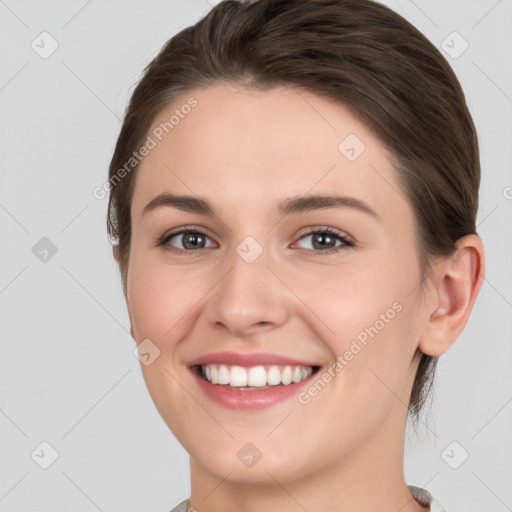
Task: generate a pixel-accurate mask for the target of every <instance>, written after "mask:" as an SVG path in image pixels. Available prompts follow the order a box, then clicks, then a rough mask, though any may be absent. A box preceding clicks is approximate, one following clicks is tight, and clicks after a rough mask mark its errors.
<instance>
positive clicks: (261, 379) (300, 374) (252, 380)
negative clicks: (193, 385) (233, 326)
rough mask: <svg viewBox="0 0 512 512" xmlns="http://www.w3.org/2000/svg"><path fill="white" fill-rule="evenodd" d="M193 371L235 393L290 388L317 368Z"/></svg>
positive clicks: (234, 367) (215, 366)
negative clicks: (279, 387)
mask: <svg viewBox="0 0 512 512" xmlns="http://www.w3.org/2000/svg"><path fill="white" fill-rule="evenodd" d="M192 369H193V371H195V373H197V375H199V376H200V377H201V378H202V379H203V380H205V381H207V382H209V383H210V384H215V385H218V386H222V387H224V388H227V389H232V390H236V391H252V390H264V389H270V388H275V387H277V386H290V385H293V384H297V383H299V382H302V381H303V380H305V379H307V378H308V377H310V376H311V375H312V374H313V373H316V372H317V371H318V370H319V369H320V367H319V366H301V365H297V366H293V365H257V366H238V365H227V364H203V365H195V366H194V367H193V368H192Z"/></svg>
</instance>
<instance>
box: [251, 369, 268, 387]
mask: <svg viewBox="0 0 512 512" xmlns="http://www.w3.org/2000/svg"><path fill="white" fill-rule="evenodd" d="M247 385H248V386H254V387H260V386H266V385H267V372H266V371H265V368H264V367H263V366H253V367H252V368H249V372H248V373H247Z"/></svg>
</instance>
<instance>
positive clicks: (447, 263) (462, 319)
mask: <svg viewBox="0 0 512 512" xmlns="http://www.w3.org/2000/svg"><path fill="white" fill-rule="evenodd" d="M484 272H485V260H484V249H483V244H482V241H481V240H480V238H479V237H478V236H477V235H467V236H465V237H462V238H461V239H460V240H458V242H457V249H456V251H455V252H454V254H453V255H452V256H451V257H450V258H447V259H446V260H444V261H443V262H442V263H441V264H440V265H439V267H438V268H437V269H436V271H435V278H434V279H433V282H435V286H434V285H433V286H432V290H431V291H430V292H429V293H431V294H434V299H436V300H435V301H434V302H436V303H437V305H436V306H435V308H434V309H433V311H431V312H430V314H429V317H428V318H427V321H426V325H425V329H424V330H423V334H422V336H421V340H420V344H419V346H418V348H419V350H420V351H421V352H423V353H424V354H427V355H431V356H439V355H441V354H444V353H445V352H446V351H447V350H448V349H449V348H450V347H451V346H452V345H453V343H455V341H456V340H457V338H458V337H459V335H460V334H461V333H462V331H463V330H464V327H465V326H466V324H467V322H468V319H469V316H470V314H471V310H472V309H473V305H474V303H475V301H476V298H477V296H478V293H479V291H480V288H481V286H482V283H483V280H484ZM428 313H429V312H428V311H427V314H428Z"/></svg>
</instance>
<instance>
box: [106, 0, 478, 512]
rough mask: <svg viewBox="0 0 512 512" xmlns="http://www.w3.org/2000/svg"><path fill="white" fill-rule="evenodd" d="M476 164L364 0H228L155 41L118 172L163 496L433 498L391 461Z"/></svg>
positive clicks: (434, 331) (453, 269) (446, 311)
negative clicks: (181, 459)
mask: <svg viewBox="0 0 512 512" xmlns="http://www.w3.org/2000/svg"><path fill="white" fill-rule="evenodd" d="M479 181H480V166H479V153H478V142H477V137H476V133H475V128H474V125H473V122H472V119H471V115H470V113H469V112H468V109H467V106H466V103H465V99H464V95H463V92H462V90H461V87H460V84H459V82H458V81H457V79H456V77H455V75H454V73H453V71H452V70H451V68H450V67H449V65H448V64H447V63H446V61H445V60H444V58H443V57H442V56H441V54H440V53H439V51H438V50H437V49H436V48H435V47H434V46H433V45H432V44H431V43H430V42H429V41H428V40H427V39H426V38H425V37H424V36H423V35H422V34H421V33H420V32H419V31H418V30H416V29H415V28H414V27H413V26H411V25H410V24H409V23H408V22H407V21H405V20H404V19H403V18H401V17H400V16H398V15H397V14H396V13H394V12H393V11H391V10H390V9H388V8H386V7H384V6H382V5H380V4H377V3H374V2H372V1H370V0H316V1H315V0H255V1H245V2H237V1H224V2H221V3H220V4H218V5H217V6H216V7H214V8H213V9H212V10H211V11H210V13H209V14H208V15H207V16H206V17H204V18H203V19H202V20H200V21H199V22H198V23H196V24H195V25H194V26H192V27H189V28H186V29H185V30H183V31H181V32H180V33H178V34H177V35H175V36H174V37H173V38H172V39H170V40H169V41H168V43H167V44H166V45H165V46H164V48H163V49H162V50H161V51H160V53H159V54H158V55H157V56H156V57H155V59H154V60H153V61H152V62H151V63H150V64H149V65H148V66H147V68H146V69H145V72H144V75H143V77H142V79H141V80H140V82H139V84H138V86H137V88H136V89H135V91H134V93H133V95H132V98H131V100H130V103H129V106H128V109H127V112H126V115H125V119H124V123H123V126H122V129H121V133H120V135H119V139H118V141H117V145H116V148H115V152H114V155H113V158H112V162H111V165H110V170H109V184H110V201H109V214H108V223H107V224H108V229H109V233H110V235H111V237H112V239H113V240H114V241H115V245H114V256H115V258H116V260H117V261H118V263H119V266H120V271H121V276H122V283H123V289H124V293H125V296H126V300H127V307H128V312H129V315H130V323H131V333H132V336H133V338H134V340H135V341H136V343H137V345H138V348H139V355H140V359H141V362H142V363H143V364H142V365H141V367H142V371H143V375H144V379H145V382H146V384H147V386H148V390H149V392H150V394H151V397H152V399H153V401H154V403H155V405H156V407H157V409H158V411H159V412H160V414H161V416H162V418H163V419H164V421H165V422H166V424H167V425H168V426H169V428H170V429H171V430H172V432H173V433H174V434H175V436H176V437H177V439H178V440H179V441H180V443H181V444H182V445H183V446H184V447H185V449H186V450H187V451H188V452H189V454H190V461H191V497H190V499H189V500H186V501H184V502H182V503H181V504H180V505H178V507H176V508H175V509H174V511H173V512H178V511H184V510H198V511H199V512H218V511H222V512H226V511H232V510H233V511H234V510H244V511H260V510H269V511H273V510H276V511H277V510H300V509H302V510H307V511H309V512H315V511H317V510H333V511H334V510H336V511H345V510H346V511H351V512H353V511H357V510H361V511H363V510H364V511H366V512H370V511H377V510H378V511H383V510H386V511H388V510H389V511H398V510H400V511H401V512H413V511H426V510H431V511H435V510H437V511H439V510H444V509H443V507H442V506H441V505H440V503H439V502H438V501H437V500H435V499H434V498H433V497H432V496H431V495H430V493H428V492H427V491H426V490H424V489H420V488H418V487H414V486H408V485H407V484H406V482H405V480H404V472H403V450H404V433H405V424H406V419H407V415H408V414H411V416H412V418H413V420H415V421H416V423H417V422H418V421H419V419H420V412H421V410H422V407H423V405H424V403H425V400H426V398H427V396H428V393H429V390H430V387H431V383H432V378H433V376H434V370H435V366H436V362H437V358H438V356H440V355H441V354H443V353H444V352H446V351H447V350H448V349H449V348H450V346H451V345H452V344H453V343H454V342H455V340H456V339H457V337H458V336H459V335H460V333H461V332H462V330H463V329H464V327H465V325H466V323H467V321H468V318H469V315H470V313H471V310H472V307H473V305H474V303H475V300H476V297H477V295H478V292H479V290H480V288H481V285H482V281H483V276H484V251H483V247H482V243H481V240H480V238H479V237H478V235H477V233H476V227H475V218H476V213H477V208H478V188H479Z"/></svg>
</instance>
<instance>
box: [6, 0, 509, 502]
mask: <svg viewBox="0 0 512 512" xmlns="http://www.w3.org/2000/svg"><path fill="white" fill-rule="evenodd" d="M384 3H388V4H393V5H394V7H395V9H396V10H398V11H399V12H400V13H401V14H402V15H404V16H405V17H406V18H408V19H409V20H410V21H411V22H412V23H413V24H415V25H416V26H417V27H418V28H419V29H420V30H421V31H422V32H423V33H425V34H426V35H427V36H428V37H429V38H430V40H431V41H432V42H433V43H434V44H435V45H437V46H438V47H442V45H443V41H447V43H446V42H445V43H444V44H445V45H446V44H449V45H450V46H452V47H453V48H452V49H451V51H452V53H454V52H457V51H459V50H460V49H461V48H462V46H461V44H462V42H461V40H457V39H454V38H453V37H454V36H451V38H450V35H451V34H452V32H453V31H457V32H458V33H460V35H461V36H462V37H463V38H464V39H465V40H466V41H467V42H468V43H469V47H468V49H467V50H466V51H465V52H464V53H462V55H460V56H458V57H457V58H453V57H450V56H449V55H447V54H446V53H444V54H445V56H446V57H447V59H448V61H449V62H450V63H451V64H452V66H453V67H454V69H455V71H456V73H457V75H458V76H459V78H460V80H461V82H462V85H463V88H464V90H465V92H466V95H467V100H468V103H469V107H470V109H471V111H472V114H473V116H474V120H475V122H476V125H477V129H478V132H479V137H480V145H481V162H482V168H483V178H482V186H481V203H480V211H479V217H478V223H479V224H478V230H479V234H480V235H481V237H482V239H483V241H484V244H485V246H486V256H487V274H486V280H485V283H484V285H483V288H482V291H481V294H480V297H479V299H478V301H477V304H476V306H475V309H474V312H473V315H472V317H471V319H470V321H469V324H468V326H467V327H466V329H465V331H464V332H463V334H462V335H461V337H460V338H459V340H458V341H457V343H456V344H455V345H454V347H453V348H452V349H450V350H449V352H448V353H447V354H446V355H444V356H442V358H441V361H440V364H439V368H438V374H437V380H436V385H435V391H434V403H433V406H432V409H431V413H430V415H429V416H428V417H427V418H426V421H427V422H428V427H427V426H426V425H423V426H422V429H421V431H420V435H419V437H418V438H417V437H415V435H414V433H413V432H409V433H408V435H407V440H406V461H405V463H406V479H407V482H408V483H409V484H414V485H419V486H424V487H426V488H428V489H429V490H430V491H431V492H432V493H433V494H434V496H435V497H437V498H438V499H439V500H440V501H441V502H442V503H443V504H444V506H445V507H446V508H447V509H448V510H449V511H450V512H462V511H464V512H476V511H483V510H485V511H486V512H501V511H506V510H512V485H511V482H512V436H511V435H510V433H511V431H512V430H511V426H512V385H511V384H512V382H511V380H512V377H511V375H512V372H511V366H512V348H511V347H512V344H511V343H510V341H511V333H512V325H511V324H512V314H511V313H512V278H511V274H512V272H511V269H512V266H511V264H510V263H511V262H512V242H511V236H510V235H511V233H512V231H511V227H512V173H511V171H510V165H511V162H512V149H511V147H512V143H511V142H512V63H511V61H512V52H511V49H512V2H511V1H510V0H501V1H496V0H478V1H471V2H469V1H462V0H460V1H454V0H452V1H432V0H429V1H427V0H421V1H420V0H415V1H412V0H403V1H400V0H396V1H395V2H384ZM210 5H213V2H211V3H210ZM210 5H209V4H208V3H207V2H206V1H205V0H173V1H162V0H151V1H146V2H142V1H139V2H122V1H120V0H117V1H108V2H106V1H103V2H100V1H99V0H89V1H86V0H73V1H67V2H64V1H46V2H42V1H35V0H34V1H28V0H19V1H15V0H5V1H3V0H0V25H1V26H0V52H1V66H0V90H1V94H0V101H1V118H0V119H1V122H0V130H1V132H0V140H1V143H2V147H1V153H0V159H1V160H0V172H1V175H0V184H1V186H0V233H1V249H0V251H1V252H0V258H1V260H0V327H1V331H0V332H1V357H0V384H1V385H0V393H1V395H0V429H1V437H0V439H1V445H0V511H9V512H18V511H27V510H31V511H40V512H49V511H53V512H58V511H64V510H76V511H96V510H100V511H104V512H107V511H114V510H125V511H126V512H131V511H135V510H141V509H144V510H154V511H168V510H170V509H171V508H172V507H173V506H174V505H175V504H177V503H178V502H179V501H181V500H182V499H184V498H186V497H188V495H189V492H190V487H189V462H188V455H187V453H186V452H185V451H184V449H183V448H182V447H181V446H180V445H179V444H178V442H177V441H176V440H175V439H174V437H173V435H172V434H171V433H170V431H169V430H168V428H167V426H166V425H165V424H164V422H163V421H162V420H161V418H160V416H159V414H158V412H157V410H156V408H155V407H154V405H153V402H152V401H151V398H150V396H149V394H148V392H147V390H146V387H145V384H144V381H143V379H142V374H141V371H140V363H139V361H138V360H137V359H136V358H135V356H134V355H133V353H132V351H133V349H134V348H135V343H134V341H133V340H132V339H131V337H130V334H129V323H128V317H127V313H126V310H125V304H124V298H123V295H122V290H121V285H120V279H119V275H118V271H117V267H116V265H115V263H114V260H113V259H112V256H111V250H110V246H109V243H108V240H107V237H106V231H105V213H106V206H107V200H106V199H103V200H98V199H95V198H94V197H93V194H92V191H93V189H94V187H97V186H101V185H102V184H103V183H104V181H105V179H106V176H107V166H108V163H109V160H110V157H111V153H112V150H113V146H114V143H115V140H116V137H117V135H118V132H119V128H120V119H121V117H122V114H123V111H124V108H125V105H126V102H127V99H128V97H129V94H130V92H131V91H132V90H133V86H134V85H135V83H136V81H137V79H138V77H139V75H140V72H141V71H142V69H143V67H144V65H145V64H146V63H147V62H148V61H149V60H150V59H151V58H152V57H153V56H154V55H155V53H156V52H157V51H158V50H159V48H160V47H161V46H162V44H163V43H164V42H165V41H167V39H169V37H171V36H172V35H173V34H174V33H176V32H177V31H178V30H180V29H181V28H183V27H185V26H187V25H190V24H191V23H194V22H195V21H196V20H197V19H199V17H200V16H202V15H204V14H206V13H207V11H208V10H209V9H210ZM43 31H47V32H49V33H50V34H51V36H52V37H53V38H54V39H55V40H56V41H57V42H58V45H59V46H58V48H57V50H56V51H55V52H54V53H53V54H52V55H51V56H49V57H48V58H46V59H43V58H42V57H41V56H40V55H39V54H38V53H36V51H34V49H33V48H32V47H31V43H32V41H34V40H35V44H39V46H43V43H41V38H40V37H39V34H40V33H41V32H43ZM38 37H39V39H38ZM447 37H448V39H447ZM455 37H457V36H455ZM38 41H39V43H38ZM44 47H45V48H46V50H48V48H50V42H49V40H46V42H45V43H44ZM441 51H443V52H444V50H441ZM43 237H47V238H48V239H49V240H51V242H52V243H53V244H54V246H55V247H56V249H57V252H56V254H54V255H53V254H52V252H51V249H49V252H48V253H47V254H45V253H44V250H45V247H46V249H48V247H47V246H45V245H44V244H48V242H47V241H43V242H40V239H41V238H43ZM38 243H39V244H40V245H36V244H38ZM41 244H42V245H41ZM34 246H36V249H33V247H34ZM41 251H43V252H41ZM34 253H35V254H34ZM44 256H46V261H41V259H40V258H43V257H44ZM454 441H455V442H456V443H457V444H454V445H453V444H452V445H451V446H450V444H451V443H452V442H454ZM42 442H47V443H49V444H50V445H51V446H52V447H53V448H54V449H55V450H56V452H57V453H58V458H57V459H56V460H55V462H53V464H52V465H51V466H49V467H48V468H47V469H43V468H42V467H40V464H44V463H45V460H46V463H48V462H49V461H50V459H49V457H50V454H51V450H50V449H49V448H47V447H46V446H45V445H43V446H42V447H41V446H40V444H41V443H42ZM447 447H448V449H447V450H445V449H446V448H447ZM41 450H43V451H41ZM466 452H467V453H468V454H469V457H468V458H467V460H465V461H464V462H463V463H462V464H461V461H462V460H463V459H464V456H465V453H466ZM31 454H32V455H31ZM37 454H39V457H38V456H37ZM36 461H37V462H36ZM459 464H460V465H459ZM450 465H451V466H459V467H458V468H457V469H454V468H453V467H450ZM397 512H398V511H397Z"/></svg>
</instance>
